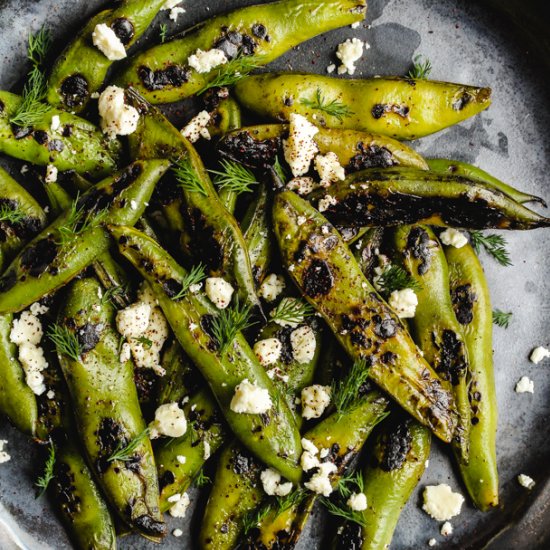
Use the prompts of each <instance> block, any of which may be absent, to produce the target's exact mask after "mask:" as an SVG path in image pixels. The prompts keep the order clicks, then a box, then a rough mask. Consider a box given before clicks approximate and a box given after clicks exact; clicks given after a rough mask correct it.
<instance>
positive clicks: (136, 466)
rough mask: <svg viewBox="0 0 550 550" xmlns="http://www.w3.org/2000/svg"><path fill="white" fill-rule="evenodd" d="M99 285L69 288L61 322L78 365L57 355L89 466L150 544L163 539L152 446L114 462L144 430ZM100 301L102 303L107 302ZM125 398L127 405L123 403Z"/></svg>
mask: <svg viewBox="0 0 550 550" xmlns="http://www.w3.org/2000/svg"><path fill="white" fill-rule="evenodd" d="M101 294H102V293H101V286H100V284H99V283H98V282H97V281H96V280H94V279H79V280H77V281H75V282H74V283H73V285H72V286H71V288H70V289H69V294H68V296H67V301H66V304H65V306H64V307H63V309H62V311H61V312H60V319H61V323H62V326H64V327H66V328H67V330H69V331H70V332H72V334H74V335H75V336H76V338H77V339H78V341H79V344H80V354H79V358H78V360H76V359H75V358H74V357H69V356H68V355H66V354H65V353H64V352H63V349H62V348H59V347H58V349H57V351H58V357H59V362H60V364H61V368H62V370H63V374H64V377H65V380H66V381H67V385H68V387H69V393H70V396H71V401H72V404H73V410H74V414H75V420H76V427H77V430H78V433H79V435H80V439H81V441H82V445H83V448H84V450H85V453H86V456H87V459H88V462H89V463H90V465H91V466H92V468H93V470H94V472H95V474H96V475H97V478H98V480H99V482H100V484H101V486H102V488H103V490H104V492H105V494H106V496H107V498H108V499H109V501H110V502H111V504H112V506H113V508H114V509H115V510H116V512H117V514H118V515H119V516H120V517H121V519H122V520H123V521H124V522H125V523H127V524H128V525H130V526H132V527H133V528H134V529H136V530H137V531H138V532H140V533H141V534H143V535H144V536H147V537H152V538H158V537H161V536H163V535H164V533H165V528H164V523H163V520H162V515H161V512H160V509H159V498H158V481H157V472H156V467H155V461H154V457H153V451H152V448H151V443H150V441H149V439H148V437H147V436H145V437H140V439H139V442H138V444H137V445H136V447H135V448H134V449H132V452H131V455H130V456H128V457H125V458H122V459H118V458H114V457H115V456H116V453H117V451H120V449H124V448H125V447H126V446H127V445H128V444H129V443H130V442H131V441H133V440H134V439H136V438H137V437H138V436H140V434H142V433H143V431H144V430H145V422H144V420H143V417H142V415H141V410H140V407H139V400H138V396H137V391H136V387H135V384H134V369H133V364H132V362H131V361H126V362H125V363H122V362H120V360H119V358H118V354H119V352H118V347H119V340H120V337H119V335H118V333H117V331H116V329H115V326H114V317H115V310H114V308H113V306H112V305H111V304H110V303H109V302H107V301H102V300H101ZM102 302H103V303H102ZM121 396H124V399H121Z"/></svg>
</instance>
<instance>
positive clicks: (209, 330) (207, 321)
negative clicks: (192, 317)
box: [200, 314, 220, 351]
mask: <svg viewBox="0 0 550 550" xmlns="http://www.w3.org/2000/svg"><path fill="white" fill-rule="evenodd" d="M200 325H201V329H202V330H203V331H204V333H205V334H207V335H208V336H209V337H210V342H209V346H208V347H209V348H210V349H211V350H213V351H216V350H217V349H219V347H220V342H219V341H218V337H217V336H216V332H215V330H214V316H213V315H208V314H206V315H203V316H202V317H201V320H200Z"/></svg>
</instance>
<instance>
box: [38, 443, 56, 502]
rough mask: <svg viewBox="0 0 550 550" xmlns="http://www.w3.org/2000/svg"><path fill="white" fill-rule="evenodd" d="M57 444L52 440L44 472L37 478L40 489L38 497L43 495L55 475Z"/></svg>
mask: <svg viewBox="0 0 550 550" xmlns="http://www.w3.org/2000/svg"><path fill="white" fill-rule="evenodd" d="M54 468H55V446H54V444H53V443H52V442H50V450H49V452H48V458H47V459H46V463H45V464H44V473H43V474H42V475H41V476H40V477H39V478H38V479H37V480H36V482H35V485H36V486H37V487H38V488H39V489H40V490H39V492H38V494H37V495H36V498H39V497H41V496H42V495H43V494H44V493H45V492H46V489H47V488H48V485H49V484H50V481H51V480H52V479H53V478H54V477H55V474H54Z"/></svg>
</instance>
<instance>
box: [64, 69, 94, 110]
mask: <svg viewBox="0 0 550 550" xmlns="http://www.w3.org/2000/svg"><path fill="white" fill-rule="evenodd" d="M61 95H62V96H63V101H64V103H65V105H67V107H78V106H80V105H82V104H83V103H84V102H85V101H86V100H87V99H88V96H89V95H90V91H89V89H88V81H87V80H86V79H85V78H84V77H83V76H82V75H80V74H73V75H71V76H68V77H67V78H66V79H65V80H64V81H63V82H62V83H61Z"/></svg>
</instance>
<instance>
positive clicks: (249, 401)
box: [229, 378, 272, 414]
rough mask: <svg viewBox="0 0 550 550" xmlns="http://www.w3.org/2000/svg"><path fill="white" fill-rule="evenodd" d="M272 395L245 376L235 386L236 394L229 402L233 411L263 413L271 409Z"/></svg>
mask: <svg viewBox="0 0 550 550" xmlns="http://www.w3.org/2000/svg"><path fill="white" fill-rule="evenodd" d="M271 405H272V403H271V397H270V396H269V391H268V390H266V389H265V388H260V387H259V386H257V385H256V384H251V383H250V382H249V380H248V379H247V378H245V379H244V380H243V381H242V382H241V383H240V384H238V385H237V386H236V388H235V394H234V395H233V398H232V399H231V403H230V404H229V407H230V409H231V410H232V411H233V412H236V413H241V414H263V413H266V412H267V411H268V410H269V409H271Z"/></svg>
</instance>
